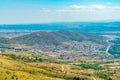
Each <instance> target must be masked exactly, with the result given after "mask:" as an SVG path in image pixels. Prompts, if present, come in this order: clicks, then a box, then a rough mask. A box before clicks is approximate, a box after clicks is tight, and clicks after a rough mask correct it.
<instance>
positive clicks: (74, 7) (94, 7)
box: [70, 4, 109, 9]
mask: <svg viewBox="0 0 120 80" xmlns="http://www.w3.org/2000/svg"><path fill="white" fill-rule="evenodd" d="M70 7H71V8H73V9H105V8H109V7H108V6H104V5H97V4H95V5H71V6H70Z"/></svg>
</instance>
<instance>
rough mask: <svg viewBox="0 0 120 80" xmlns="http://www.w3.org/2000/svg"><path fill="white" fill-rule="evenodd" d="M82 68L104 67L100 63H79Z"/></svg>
mask: <svg viewBox="0 0 120 80" xmlns="http://www.w3.org/2000/svg"><path fill="white" fill-rule="evenodd" d="M79 66H81V67H82V68H83V69H94V70H103V69H104V68H103V67H101V66H100V64H89V63H86V64H80V65H79Z"/></svg>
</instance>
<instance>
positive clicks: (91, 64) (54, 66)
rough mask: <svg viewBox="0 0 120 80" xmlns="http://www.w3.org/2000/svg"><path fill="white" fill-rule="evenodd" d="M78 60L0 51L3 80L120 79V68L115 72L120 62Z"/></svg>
mask: <svg viewBox="0 0 120 80" xmlns="http://www.w3.org/2000/svg"><path fill="white" fill-rule="evenodd" d="M39 59H41V60H39ZM78 60H79V61H75V60H73V61H71V60H70V61H69V60H61V59H56V58H54V61H53V59H52V58H50V57H49V58H46V57H43V58H41V56H39V55H36V54H33V53H32V52H15V51H6V52H4V53H2V54H0V79H1V80H119V77H116V75H118V74H119V70H117V71H116V72H115V70H116V68H118V67H117V65H116V64H117V63H116V64H112V63H113V62H112V61H113V60H108V61H106V60H102V61H101V60H99V59H89V58H83V59H78ZM118 61H119V60H118ZM116 62H117V60H116ZM106 63H110V64H111V65H113V67H114V68H113V67H111V66H109V65H106ZM110 67H111V68H110ZM113 74H114V75H113ZM115 74H116V75H115ZM116 78H117V79H116Z"/></svg>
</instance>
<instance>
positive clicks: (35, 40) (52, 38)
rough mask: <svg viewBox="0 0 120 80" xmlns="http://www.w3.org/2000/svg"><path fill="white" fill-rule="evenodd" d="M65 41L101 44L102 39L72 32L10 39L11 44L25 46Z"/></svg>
mask: <svg viewBox="0 0 120 80" xmlns="http://www.w3.org/2000/svg"><path fill="white" fill-rule="evenodd" d="M66 41H79V42H81V41H92V42H95V43H100V44H103V43H104V42H105V41H104V38H103V37H100V36H97V35H94V34H81V33H78V32H73V31H65V30H60V31H51V32H47V31H39V32H34V33H32V34H28V35H24V36H19V37H15V38H12V39H10V42H11V43H18V44H27V45H35V44H38V45H60V44H61V43H62V42H66Z"/></svg>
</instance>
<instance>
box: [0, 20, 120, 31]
mask: <svg viewBox="0 0 120 80" xmlns="http://www.w3.org/2000/svg"><path fill="white" fill-rule="evenodd" d="M0 30H72V31H76V32H82V33H103V32H119V31H120V22H117V21H116V22H61V23H59V22H58V23H46V24H17V25H0Z"/></svg>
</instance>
